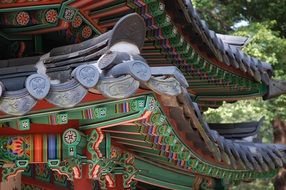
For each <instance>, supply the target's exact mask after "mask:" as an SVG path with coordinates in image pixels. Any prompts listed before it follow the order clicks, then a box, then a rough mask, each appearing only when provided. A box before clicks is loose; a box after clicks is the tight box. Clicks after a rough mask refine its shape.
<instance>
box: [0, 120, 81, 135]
mask: <svg viewBox="0 0 286 190" xmlns="http://www.w3.org/2000/svg"><path fill="white" fill-rule="evenodd" d="M78 127H79V122H78V121H75V120H70V121H69V122H68V123H67V124H63V125H45V124H34V123H32V124H31V126H30V130H24V131H20V130H17V129H13V128H10V127H7V128H1V130H0V136H9V135H25V134H26V135H28V134H62V133H63V132H64V131H65V130H67V129H68V128H78Z"/></svg>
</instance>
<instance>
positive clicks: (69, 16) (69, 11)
mask: <svg viewBox="0 0 286 190" xmlns="http://www.w3.org/2000/svg"><path fill="white" fill-rule="evenodd" d="M75 13H76V11H75V10H73V9H66V10H65V13H64V19H66V20H68V21H71V20H72V19H73V18H74V15H75Z"/></svg>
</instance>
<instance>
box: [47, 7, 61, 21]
mask: <svg viewBox="0 0 286 190" xmlns="http://www.w3.org/2000/svg"><path fill="white" fill-rule="evenodd" d="M45 19H46V21H47V22H48V23H55V22H57V20H58V12H57V11H56V10H54V9H50V10H48V11H47V12H46V15H45Z"/></svg>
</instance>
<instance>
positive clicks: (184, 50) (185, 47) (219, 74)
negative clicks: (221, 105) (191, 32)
mask: <svg viewBox="0 0 286 190" xmlns="http://www.w3.org/2000/svg"><path fill="white" fill-rule="evenodd" d="M142 4H145V5H142ZM128 5H129V6H130V7H131V8H133V9H134V10H135V11H136V12H137V13H139V14H141V15H144V16H145V17H147V16H149V18H150V15H151V16H152V19H150V20H151V21H150V22H152V21H153V22H154V24H155V25H156V26H157V27H159V29H158V30H159V31H161V34H160V35H161V38H158V34H156V33H155V30H148V31H147V38H148V39H149V40H155V46H156V47H157V48H160V49H161V53H163V54H165V55H166V56H167V57H168V58H169V60H170V61H171V62H172V63H173V64H175V65H177V66H178V67H179V68H180V67H181V64H180V63H179V62H176V61H174V57H173V55H172V53H170V52H167V51H166V50H165V49H164V45H162V41H161V39H166V40H168V41H169V43H170V45H171V47H173V49H174V50H175V51H176V52H177V53H178V54H179V55H180V57H181V59H182V60H184V61H185V62H186V63H187V64H189V65H191V66H192V68H193V69H194V70H197V71H199V72H201V73H207V75H208V76H214V77H216V79H221V80H223V81H228V82H227V84H228V85H233V87H230V92H220V93H218V94H219V95H221V96H227V97H240V96H241V95H247V96H249V95H263V94H264V93H265V88H266V86H265V84H262V83H258V82H254V81H251V80H249V79H246V78H243V77H240V76H237V75H236V74H234V73H230V72H227V71H224V70H223V69H221V68H219V67H217V66H216V65H214V64H212V63H209V62H207V60H205V59H204V58H203V57H201V56H200V55H199V54H198V53H197V52H196V51H195V50H194V49H192V47H191V45H190V44H189V43H188V42H187V41H186V40H185V39H184V36H183V35H181V34H180V33H179V32H178V31H177V28H176V27H175V25H174V24H173V23H172V21H171V19H170V18H171V17H170V16H169V15H168V14H167V13H166V10H165V6H164V4H163V3H162V2H161V1H159V0H152V1H149V0H145V1H141V6H138V4H136V3H135V2H134V1H128ZM164 52H165V53H164ZM180 69H181V70H182V71H184V69H183V68H180ZM184 75H185V77H188V76H189V77H192V74H191V73H188V72H185V73H184ZM209 80H210V78H209ZM217 86H219V84H217V85H213V87H214V88H216V87H217ZM220 86H227V85H223V84H220ZM206 88H207V87H206ZM227 88H228V87H227ZM227 88H226V89H227ZM190 89H192V83H190ZM212 93H213V92H211V93H208V94H202V96H206V95H208V97H212ZM199 96H200V94H199Z"/></svg>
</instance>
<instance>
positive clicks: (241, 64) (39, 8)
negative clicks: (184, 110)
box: [0, 0, 284, 108]
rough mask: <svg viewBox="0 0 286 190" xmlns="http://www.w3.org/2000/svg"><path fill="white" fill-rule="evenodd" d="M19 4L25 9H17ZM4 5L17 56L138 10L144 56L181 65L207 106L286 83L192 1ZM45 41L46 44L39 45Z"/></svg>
mask: <svg viewBox="0 0 286 190" xmlns="http://www.w3.org/2000/svg"><path fill="white" fill-rule="evenodd" d="M15 6H23V7H25V8H24V9H22V11H20V12H19V11H16V10H15V9H14V8H13V7H15ZM0 8H1V9H0V14H1V15H2V18H3V22H2V26H3V27H4V26H5V28H3V29H2V30H1V33H2V37H3V39H6V41H8V42H10V44H11V45H13V44H12V42H13V39H15V40H16V41H15V40H14V46H13V47H15V48H16V49H15V51H16V52H17V47H18V50H19V51H18V54H17V55H18V56H21V55H23V53H24V52H26V53H30V54H31V53H39V52H45V53H46V52H48V51H47V48H53V47H55V46H57V44H58V46H60V45H61V44H65V43H74V42H80V41H84V40H86V39H88V38H91V37H92V36H94V35H99V34H101V33H104V32H106V31H108V30H110V29H112V27H113V26H114V24H115V23H116V21H118V20H119V19H120V18H121V17H122V16H123V15H125V14H128V13H131V12H137V13H138V14H139V15H141V17H142V18H143V19H144V21H145V23H146V26H147V35H146V38H145V43H144V46H143V48H142V54H141V55H142V56H143V57H144V58H145V59H146V60H147V62H148V64H149V65H151V66H160V65H175V66H176V67H178V68H179V69H180V70H181V71H182V73H183V74H184V76H185V77H186V80H187V81H188V83H189V84H190V87H189V88H188V91H189V92H190V93H192V94H193V95H194V97H195V101H196V102H199V103H201V104H202V105H203V107H204V106H205V107H206V108H207V107H216V106H217V105H219V104H220V102H221V101H235V100H240V99H245V98H251V97H259V96H263V97H264V98H271V97H273V96H276V95H279V94H281V93H282V92H281V89H283V87H284V85H283V84H282V83H281V82H277V81H273V80H272V79H271V77H272V75H273V70H272V67H271V65H270V64H268V63H265V62H262V61H260V60H258V59H256V58H253V57H250V56H248V55H246V54H245V53H243V52H242V51H241V50H240V48H237V47H241V46H243V45H245V43H247V39H246V38H243V37H234V36H225V35H221V34H219V35H218V34H216V33H215V32H214V31H212V30H210V29H209V28H208V27H207V24H206V23H205V22H204V21H203V20H201V19H200V17H199V15H198V13H197V12H196V10H195V9H194V8H193V6H192V4H191V1H188V0H186V1H183V0H179V1H173V0H171V1H157V0H151V1H149V0H148V1H102V2H95V3H94V2H93V1H91V0H87V1H83V2H78V1H65V2H62V1H48V2H47V1H37V3H31V2H28V1H24V2H22V3H21V4H18V3H12V2H11V3H7V2H6V1H5V2H2V4H1V5H0ZM8 15H11V16H10V17H9V19H4V18H6V17H8ZM21 15H27V16H26V17H21ZM35 16H38V17H35ZM34 17H35V18H34ZM10 18H11V19H10ZM21 19H24V21H22V20H21ZM25 19H26V20H25ZM60 31H61V32H60ZM32 35H36V38H32ZM15 36H17V37H15ZM63 37H64V38H63ZM63 39H64V40H63ZM17 40H18V41H17ZM19 40H20V41H21V43H18V42H19ZM8 42H7V43H8ZM7 43H6V44H7ZM3 44H4V43H3ZM8 44H9V43H8ZM33 44H34V45H33ZM42 44H45V46H44V47H45V48H46V49H43V48H41V46H43V45H42ZM20 49H21V51H20ZM6 55H8V54H6ZM51 55H53V50H51ZM3 56H5V55H3ZM274 83H275V84H274ZM277 86H279V87H278V88H277ZM274 89H275V90H274ZM273 90H274V91H273ZM282 91H283V90H282ZM203 107H202V108H203Z"/></svg>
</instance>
